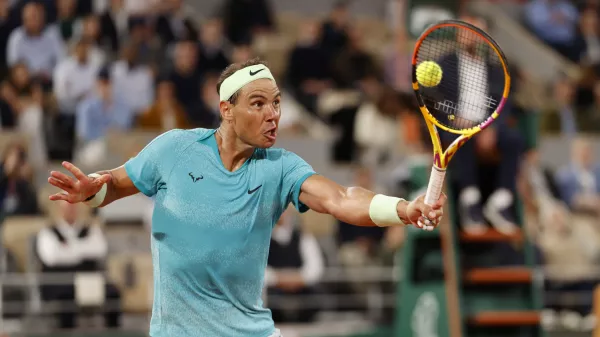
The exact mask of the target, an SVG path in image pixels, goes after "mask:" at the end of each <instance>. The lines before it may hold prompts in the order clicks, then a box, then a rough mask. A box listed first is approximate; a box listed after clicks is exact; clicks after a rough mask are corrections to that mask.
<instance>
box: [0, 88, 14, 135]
mask: <svg viewBox="0 0 600 337" xmlns="http://www.w3.org/2000/svg"><path fill="white" fill-rule="evenodd" d="M1 86H2V89H1V91H2V93H0V132H1V131H2V130H3V129H4V130H6V129H13V128H14V127H15V126H16V123H17V122H16V119H17V116H16V115H15V110H14V109H13V107H12V106H11V105H10V103H9V102H8V100H7V97H6V96H7V95H8V96H10V95H12V94H14V93H13V91H12V90H11V89H10V88H7V87H8V85H7V84H6V83H3V84H1ZM7 90H8V93H7V92H6V91H7Z"/></svg>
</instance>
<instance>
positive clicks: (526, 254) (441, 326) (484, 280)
mask: <svg viewBox="0 0 600 337" xmlns="http://www.w3.org/2000/svg"><path fill="white" fill-rule="evenodd" d="M415 169H417V170H419V172H421V173H422V172H423V171H428V169H427V168H425V169H424V168H421V169H419V168H415ZM449 173H450V174H449V175H448V176H449V177H448V181H451V177H450V176H451V172H449ZM422 174H423V173H422ZM425 174H427V175H428V172H427V173H425ZM417 175H418V174H415V175H413V176H415V177H416V176H417ZM482 176H485V175H482ZM421 178H423V177H421ZM421 178H419V181H421V182H422V181H423V179H421ZM424 180H425V181H427V179H424ZM415 186H416V185H415ZM484 190H485V189H484V188H482V192H484ZM453 192H454V191H452V189H451V188H447V194H448V196H449V203H448V205H447V207H446V210H445V214H450V215H449V216H447V217H445V218H444V221H445V222H444V223H443V224H442V225H441V226H440V229H438V230H435V231H433V232H424V231H422V230H418V229H414V228H409V229H408V230H407V235H406V241H405V245H404V248H403V250H404V252H403V259H404V277H403V279H402V283H401V285H400V286H399V294H398V305H397V307H398V308H399V310H398V312H397V319H396V326H395V328H394V336H403V337H404V336H415V337H416V336H421V335H437V336H439V337H459V336H460V337H463V336H465V337H484V336H485V337H491V336H498V337H500V336H502V337H513V336H514V337H516V336H519V337H526V336H527V337H542V336H544V332H543V331H542V329H541V326H540V323H541V322H540V321H541V318H540V310H541V296H542V289H541V288H542V287H541V284H540V282H539V281H538V278H537V277H536V274H535V273H534V271H533V263H534V261H533V259H534V253H533V247H532V245H531V244H530V243H529V242H528V241H527V237H526V233H524V232H523V231H518V232H517V233H515V234H513V235H504V234H501V233H499V232H497V231H494V230H489V231H488V232H486V233H485V234H483V235H471V234H467V233H464V232H461V231H460V230H459V229H458V228H459V226H458V223H459V221H460V219H459V218H458V216H457V212H456V211H455V209H454V207H455V206H454V202H455V200H456V195H455V194H454V193H453ZM483 194H484V195H485V194H486V193H483ZM516 208H517V210H516V211H517V214H518V215H519V221H520V222H522V218H523V216H522V209H521V204H520V203H519V204H517V207H516ZM502 245H504V246H502ZM498 246H502V247H505V246H508V247H510V246H521V247H522V248H521V249H520V250H519V251H518V252H516V253H515V256H516V257H519V258H520V259H521V260H523V261H524V262H525V263H524V264H521V265H516V266H515V265H507V264H506V263H504V261H502V260H503V259H504V256H499V255H498V250H496V247H498ZM500 255H501V254H500ZM517 260H518V259H517ZM436 313H437V314H436ZM428 333H430V334H428Z"/></svg>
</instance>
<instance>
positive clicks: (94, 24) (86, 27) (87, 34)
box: [77, 15, 108, 63]
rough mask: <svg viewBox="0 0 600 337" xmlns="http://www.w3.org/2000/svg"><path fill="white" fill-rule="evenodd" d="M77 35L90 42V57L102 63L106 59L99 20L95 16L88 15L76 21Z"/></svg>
mask: <svg viewBox="0 0 600 337" xmlns="http://www.w3.org/2000/svg"><path fill="white" fill-rule="evenodd" d="M78 23H79V24H78V27H77V30H78V33H77V37H78V38H80V39H83V40H86V41H88V42H89V44H90V54H91V55H90V57H91V58H92V59H95V60H98V62H101V63H104V62H105V61H107V60H108V57H107V55H106V52H105V50H104V47H105V45H104V42H103V40H102V35H101V31H100V21H99V19H98V17H97V16H94V15H88V16H86V17H84V18H83V19H81V20H79V21H78Z"/></svg>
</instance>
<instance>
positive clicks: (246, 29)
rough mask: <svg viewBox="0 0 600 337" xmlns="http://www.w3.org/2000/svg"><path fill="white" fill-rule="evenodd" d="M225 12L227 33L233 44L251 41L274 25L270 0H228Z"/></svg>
mask: <svg viewBox="0 0 600 337" xmlns="http://www.w3.org/2000/svg"><path fill="white" fill-rule="evenodd" d="M223 12H224V15H223V22H224V24H225V34H226V35H227V39H228V40H229V41H231V42H232V43H233V44H239V43H241V42H251V41H252V40H253V38H254V36H255V35H256V34H260V33H263V32H265V31H268V30H271V29H273V26H274V23H273V14H272V12H271V8H270V5H269V1H268V0H227V1H226V2H225V8H224V11H223Z"/></svg>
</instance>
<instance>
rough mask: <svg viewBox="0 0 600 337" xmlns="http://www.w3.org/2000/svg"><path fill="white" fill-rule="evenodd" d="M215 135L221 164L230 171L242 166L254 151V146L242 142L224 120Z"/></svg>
mask: <svg viewBox="0 0 600 337" xmlns="http://www.w3.org/2000/svg"><path fill="white" fill-rule="evenodd" d="M215 137H216V139H217V146H218V148H219V155H220V157H221V161H222V162H223V166H225V168H226V169H227V170H229V171H231V172H233V171H235V170H237V169H239V168H240V167H242V165H244V163H245V162H246V160H248V158H250V157H251V156H252V154H253V153H254V147H252V146H250V145H248V144H245V143H244V142H242V141H241V140H240V139H239V138H238V137H237V135H236V134H235V130H233V127H231V126H229V124H227V123H225V122H223V123H221V126H220V127H219V129H217V133H216V134H215Z"/></svg>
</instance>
